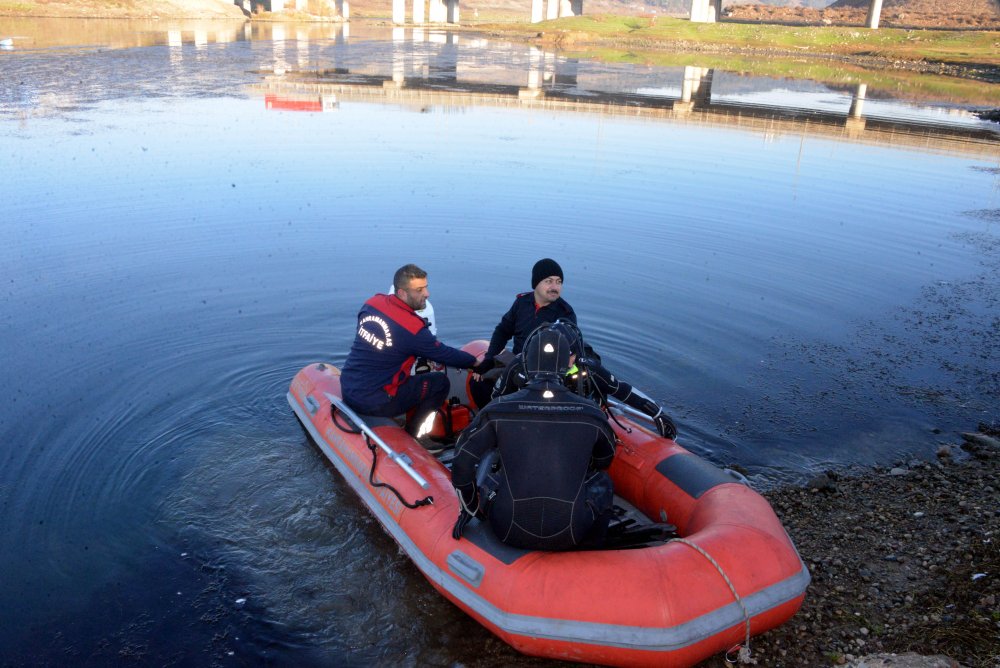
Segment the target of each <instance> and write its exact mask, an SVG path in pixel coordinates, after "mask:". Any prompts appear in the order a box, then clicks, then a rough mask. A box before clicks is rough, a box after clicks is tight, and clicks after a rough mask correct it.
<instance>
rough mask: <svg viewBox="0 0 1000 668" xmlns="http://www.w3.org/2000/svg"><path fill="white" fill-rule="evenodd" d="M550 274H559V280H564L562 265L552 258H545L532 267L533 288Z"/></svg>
mask: <svg viewBox="0 0 1000 668" xmlns="http://www.w3.org/2000/svg"><path fill="white" fill-rule="evenodd" d="M549 276H558V277H559V280H563V273H562V267H560V266H559V263H558V262H556V261H555V260H553V259H551V258H543V259H541V260H539V261H538V262H536V263H535V266H534V267H532V268H531V289H532V290H534V289H535V286H536V285H538V284H539V283H541V282H542V281H544V280H545V279H546V278H548V277H549Z"/></svg>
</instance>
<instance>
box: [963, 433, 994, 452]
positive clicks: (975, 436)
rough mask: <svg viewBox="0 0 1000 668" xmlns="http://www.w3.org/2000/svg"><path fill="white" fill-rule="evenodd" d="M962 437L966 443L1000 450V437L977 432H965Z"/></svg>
mask: <svg viewBox="0 0 1000 668" xmlns="http://www.w3.org/2000/svg"><path fill="white" fill-rule="evenodd" d="M962 438H963V439H964V440H965V442H966V443H973V444H975V445H978V446H980V447H984V448H993V449H995V450H997V451H998V452H1000V439H998V438H994V437H992V436H987V435H986V434H980V433H976V432H971V433H970V432H964V433H963V434H962Z"/></svg>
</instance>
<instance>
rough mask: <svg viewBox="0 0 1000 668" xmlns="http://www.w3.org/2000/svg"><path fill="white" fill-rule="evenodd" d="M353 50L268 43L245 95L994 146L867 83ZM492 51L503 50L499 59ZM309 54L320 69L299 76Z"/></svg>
mask: <svg viewBox="0 0 1000 668" xmlns="http://www.w3.org/2000/svg"><path fill="white" fill-rule="evenodd" d="M354 43H355V41H354V40H350V39H348V35H347V34H345V33H343V32H338V34H337V36H336V38H335V39H334V44H333V45H332V46H330V45H325V46H324V47H323V48H321V49H319V50H318V51H308V53H309V54H310V55H309V56H307V57H302V53H303V50H304V49H306V50H308V48H309V47H308V44H305V43H304V42H303V41H302V40H298V41H297V42H296V43H295V44H293V45H288V44H285V43H280V44H279V43H275V45H274V61H273V65H272V68H271V69H270V71H267V70H265V71H263V72H262V73H263V74H265V75H267V76H266V79H265V81H264V82H263V83H262V84H259V85H255V86H253V87H252V90H254V92H255V93H256V94H258V95H262V96H263V97H264V98H265V100H266V101H267V104H268V108H282V107H281V105H275V104H274V102H275V101H276V100H284V99H288V100H290V101H294V100H302V99H304V98H305V97H308V98H309V99H312V100H314V101H318V100H321V99H323V100H330V99H331V98H336V99H337V100H338V102H339V103H373V102H374V103H383V104H393V105H403V106H406V107H410V108H415V109H418V110H420V111H431V110H434V109H446V108H455V107H469V106H479V105H483V106H504V107H530V108H543V109H558V110H566V111H582V112H596V113H602V114H616V115H627V116H644V117H659V118H665V119H671V120H674V121H683V122H686V123H698V124H708V125H713V124H715V125H725V126H732V125H734V124H736V125H739V126H741V127H744V128H747V129H752V130H756V131H759V132H764V133H767V134H769V135H775V134H802V133H806V134H810V135H824V136H827V137H831V138H835V139H838V140H846V141H861V142H865V143H874V144H892V145H912V146H916V147H919V148H921V149H933V150H941V151H946V152H950V151H957V152H960V153H972V154H982V155H992V154H993V152H994V151H995V145H996V144H995V143H996V142H997V140H1000V129H998V128H997V126H996V124H992V123H988V122H985V121H981V120H980V119H978V118H977V117H976V116H975V115H974V114H972V113H971V112H969V111H968V110H965V109H960V108H955V107H944V106H919V105H913V104H905V103H901V102H896V101H892V100H886V99H879V98H878V97H876V98H875V99H871V98H870V93H869V87H868V85H867V84H865V83H860V84H856V85H853V86H849V87H843V88H840V89H834V88H831V87H828V86H825V85H822V84H819V83H814V82H802V81H799V82H791V81H786V80H775V79H769V78H763V77H747V76H741V75H737V74H733V73H730V72H726V71H721V70H716V69H712V68H705V67H695V66H683V67H675V68H636V67H633V66H614V65H608V64H604V63H599V62H596V61H591V60H580V59H576V58H569V57H565V56H563V55H560V54H558V53H552V52H545V51H542V50H540V49H537V48H535V47H533V46H528V45H506V46H504V47H499V48H498V46H497V45H496V44H494V43H491V42H490V41H489V40H486V39H480V38H476V39H468V38H465V37H462V36H459V35H457V34H453V33H444V32H434V31H431V32H426V31H423V30H420V29H416V30H405V29H402V28H396V29H394V30H393V33H392V40H391V41H387V42H386V43H385V44H386V45H387V46H386V52H385V53H382V54H381V57H379V58H374V59H373V58H372V57H371V55H372V53H371V52H372V44H371V43H370V42H367V41H361V49H362V50H363V52H364V56H363V58H362V57H358V56H356V55H355V54H354V53H352V48H351V47H352V44H354ZM292 49H294V54H293V52H292ZM498 51H499V52H501V53H502V54H503V57H502V58H501V59H499V60H498V59H497V53H498ZM311 58H314V59H315V60H316V64H315V66H312V67H305V68H303V67H302V63H304V62H308V61H309V60H310V59H311ZM296 64H298V67H296ZM291 106H292V107H295V106H296V105H291ZM328 106H329V105H327V106H323V105H321V106H320V108H328ZM298 108H300V109H305V108H306V107H303V106H301V105H298Z"/></svg>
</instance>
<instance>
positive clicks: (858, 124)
mask: <svg viewBox="0 0 1000 668" xmlns="http://www.w3.org/2000/svg"><path fill="white" fill-rule="evenodd" d="M867 93H868V84H863V83H859V84H858V87H857V88H855V89H854V95H853V96H852V97H851V108H850V110H848V112H847V118H846V119H845V121H844V126H845V127H846V128H847V132H848V134H851V135H856V134H860V133H861V132H864V129H865V114H864V111H865V95H867Z"/></svg>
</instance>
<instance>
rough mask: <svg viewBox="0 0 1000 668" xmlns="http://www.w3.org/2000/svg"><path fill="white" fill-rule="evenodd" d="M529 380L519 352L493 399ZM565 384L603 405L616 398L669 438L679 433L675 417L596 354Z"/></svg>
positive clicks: (499, 381)
mask: <svg viewBox="0 0 1000 668" xmlns="http://www.w3.org/2000/svg"><path fill="white" fill-rule="evenodd" d="M527 382H528V374H527V373H526V371H525V368H524V359H523V358H522V356H521V355H518V356H517V357H515V358H514V361H513V362H512V363H511V364H509V365H508V366H507V367H505V368H504V370H503V373H502V374H501V375H500V377H499V378H497V381H496V384H495V385H494V386H493V398H497V397H501V396H504V395H508V394H510V393H511V392H516V391H517V390H519V389H521V388H522V387H524V386H525V384H526V383H527ZM564 383H566V385H567V386H568V387H569V388H570V389H571V390H573V391H575V392H576V393H577V394H580V395H581V396H585V397H589V398H591V399H593V400H594V401H596V402H597V403H598V404H600V405H602V406H603V405H604V403H605V401H606V398H607V397H614V398H615V399H618V400H619V401H621V402H623V403H625V404H626V405H628V406H631V407H632V408H635V409H636V410H638V411H641V412H643V413H645V414H646V415H648V416H649V417H650V418H652V419H653V422H654V423H655V424H656V427H657V430H658V431H659V432H660V435H661V436H665V437H666V438H674V437H675V436H677V428H676V427H675V426H674V423H673V420H671V419H670V417H669V416H668V415H667V414H666V413H665V412H664V411H663V409H662V408H660V407H659V406H658V405H656V403H655V402H654V401H653V400H652V399H650V398H649V397H647V396H646V395H644V394H642V393H641V392H639V390H636V389H635V388H633V387H632V386H631V385H629V384H628V383H626V382H625V381H623V380H620V379H619V378H618V377H617V376H615V375H614V374H613V373H611V372H610V371H608V370H607V369H605V368H604V367H603V366H601V364H600V362H598V361H597V360H596V359H594V358H592V357H581V358H580V359H578V360H577V361H576V368H575V369H574V370H573V372H571V373H570V374H568V375H567V376H566V377H565V378H564Z"/></svg>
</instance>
